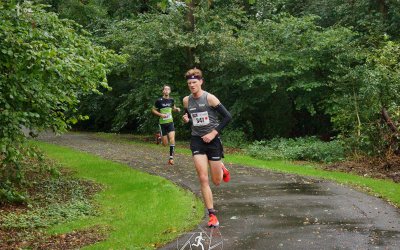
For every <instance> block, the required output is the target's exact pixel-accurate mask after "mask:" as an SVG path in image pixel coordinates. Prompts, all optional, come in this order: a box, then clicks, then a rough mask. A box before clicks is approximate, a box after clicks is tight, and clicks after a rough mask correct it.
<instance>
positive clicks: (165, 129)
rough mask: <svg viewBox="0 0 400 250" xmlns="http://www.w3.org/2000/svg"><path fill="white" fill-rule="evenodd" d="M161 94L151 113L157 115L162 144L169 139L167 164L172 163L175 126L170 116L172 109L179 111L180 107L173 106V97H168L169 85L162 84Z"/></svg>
mask: <svg viewBox="0 0 400 250" xmlns="http://www.w3.org/2000/svg"><path fill="white" fill-rule="evenodd" d="M162 93H163V96H162V97H161V98H159V99H157V100H156V102H155V104H154V107H153V108H152V113H153V114H154V115H156V116H159V117H160V118H159V126H160V136H161V140H162V144H163V146H167V145H168V141H169V160H168V164H169V165H174V153H175V127H174V120H173V118H172V111H175V112H180V111H181V110H180V108H177V107H176V106H175V102H174V99H172V98H170V97H169V95H170V93H171V87H170V86H168V85H164V86H163V91H162Z"/></svg>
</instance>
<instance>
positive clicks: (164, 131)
mask: <svg viewBox="0 0 400 250" xmlns="http://www.w3.org/2000/svg"><path fill="white" fill-rule="evenodd" d="M172 131H175V127H174V123H173V122H170V123H165V124H160V133H161V136H164V135H168V134H169V133H170V132H172Z"/></svg>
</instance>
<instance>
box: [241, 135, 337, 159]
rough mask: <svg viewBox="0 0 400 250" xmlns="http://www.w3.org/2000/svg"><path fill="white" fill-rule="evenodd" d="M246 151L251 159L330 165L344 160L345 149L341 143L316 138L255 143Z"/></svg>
mask: <svg viewBox="0 0 400 250" xmlns="http://www.w3.org/2000/svg"><path fill="white" fill-rule="evenodd" d="M246 151H247V153H249V154H250V155H251V156H253V157H256V158H260V159H265V160H304V161H316V162H326V163H330V162H336V161H341V160H344V158H345V149H344V146H343V144H342V142H341V141H338V140H334V141H330V142H323V141H321V140H318V139H317V138H316V137H304V138H296V139H283V138H275V139H272V140H270V141H256V142H254V143H253V144H251V145H249V146H248V147H247V149H246Z"/></svg>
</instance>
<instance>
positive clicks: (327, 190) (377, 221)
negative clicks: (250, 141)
mask: <svg viewBox="0 0 400 250" xmlns="http://www.w3.org/2000/svg"><path fill="white" fill-rule="evenodd" d="M40 139H41V140H44V141H48V142H51V143H55V144H59V145H64V146H69V147H72V148H75V149H79V150H82V151H86V152H90V153H93V154H96V155H99V156H102V157H103V158H107V159H110V160H113V161H117V162H122V163H125V164H128V165H129V166H131V167H133V168H136V169H140V170H142V171H145V172H148V173H151V174H155V175H160V176H163V177H165V178H167V179H170V180H171V181H173V182H175V183H177V184H178V185H181V186H183V187H185V188H188V189H190V190H191V191H192V192H194V193H195V194H197V195H200V191H199V185H198V181H197V177H196V175H195V171H194V167H193V163H192V161H191V157H190V156H187V155H183V154H180V153H179V149H177V154H176V164H175V165H174V166H173V167H170V166H167V165H166V164H165V163H166V159H167V158H166V157H165V156H166V155H167V154H168V149H167V148H162V147H161V146H160V147H159V148H154V149H150V148H147V147H146V148H144V147H138V146H135V145H132V144H128V143H123V142H115V141H114V142H113V141H111V140H106V139H101V138H99V137H97V136H95V135H93V134H82V133H79V134H78V133H69V134H65V135H62V136H53V135H42V136H41V138H40ZM229 168H230V170H231V175H232V179H231V181H230V182H229V183H223V184H222V185H221V186H220V187H212V189H213V193H214V202H215V208H216V209H217V210H218V218H219V220H220V223H221V227H220V228H219V230H217V231H215V232H214V234H215V236H214V239H216V238H218V237H219V238H220V239H221V241H222V243H223V245H219V246H217V247H215V248H214V249H400V211H399V209H396V208H395V207H393V206H391V205H389V204H388V203H386V202H384V201H382V200H380V199H378V198H376V197H373V196H370V195H367V194H364V193H361V192H359V191H355V190H353V189H350V188H348V187H345V186H342V185H339V184H335V183H332V182H328V181H320V180H314V179H310V178H305V177H299V176H295V175H289V174H282V173H274V172H270V171H268V170H263V169H257V168H251V167H244V166H237V165H231V166H229ZM205 224H206V219H205V220H204V222H203V225H201V226H199V228H196V229H195V230H194V231H193V232H191V234H190V233H189V234H187V235H183V236H182V237H181V240H180V239H178V240H176V241H175V242H171V243H170V244H168V245H166V246H164V247H163V248H162V249H177V245H178V246H179V248H178V249H181V247H182V246H183V245H180V244H181V242H184V241H186V238H185V237H188V235H194V236H196V235H198V233H199V232H203V233H204V234H203V235H206V234H207V232H208V233H209V232H210V230H209V229H204V227H203V226H204V225H205ZM202 230H205V231H202ZM216 233H218V234H216ZM221 235H222V236H221ZM193 239H194V238H193ZM193 239H192V240H193ZM203 242H206V241H203ZM190 243H193V244H194V243H197V241H192V242H190ZM197 245H198V244H197ZM198 246H199V245H198ZM204 246H205V247H204V249H209V248H208V247H206V244H205V243H204ZM222 246H223V247H222ZM182 249H201V246H199V247H198V248H196V247H195V245H192V248H190V247H189V246H188V245H187V246H186V248H182Z"/></svg>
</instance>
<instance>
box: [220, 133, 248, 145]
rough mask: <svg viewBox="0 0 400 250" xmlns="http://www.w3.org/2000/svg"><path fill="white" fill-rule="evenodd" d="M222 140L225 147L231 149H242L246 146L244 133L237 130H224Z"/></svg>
mask: <svg viewBox="0 0 400 250" xmlns="http://www.w3.org/2000/svg"><path fill="white" fill-rule="evenodd" d="M222 140H223V144H224V145H225V146H228V147H232V148H244V147H246V146H247V145H248V141H247V139H246V135H245V133H244V132H243V131H239V130H229V129H227V130H224V132H223V134H222Z"/></svg>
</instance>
